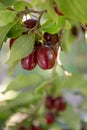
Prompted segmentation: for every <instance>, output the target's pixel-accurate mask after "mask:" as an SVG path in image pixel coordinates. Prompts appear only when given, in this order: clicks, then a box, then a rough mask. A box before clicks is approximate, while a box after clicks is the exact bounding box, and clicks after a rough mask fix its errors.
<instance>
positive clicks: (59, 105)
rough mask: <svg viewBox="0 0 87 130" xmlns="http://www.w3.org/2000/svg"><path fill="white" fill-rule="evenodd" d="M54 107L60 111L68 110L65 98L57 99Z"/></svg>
mask: <svg viewBox="0 0 87 130" xmlns="http://www.w3.org/2000/svg"><path fill="white" fill-rule="evenodd" d="M54 106H55V108H56V109H57V110H58V111H64V110H65V109H66V102H65V100H64V99H63V97H57V98H56V99H55V101H54Z"/></svg>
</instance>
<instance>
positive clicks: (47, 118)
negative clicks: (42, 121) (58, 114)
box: [46, 112, 54, 124]
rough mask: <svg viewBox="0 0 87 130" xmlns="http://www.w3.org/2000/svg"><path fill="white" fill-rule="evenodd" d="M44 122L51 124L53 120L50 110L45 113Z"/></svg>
mask: <svg viewBox="0 0 87 130" xmlns="http://www.w3.org/2000/svg"><path fill="white" fill-rule="evenodd" d="M46 122H47V124H52V123H53V122H54V114H53V113H52V112H49V113H47V115H46Z"/></svg>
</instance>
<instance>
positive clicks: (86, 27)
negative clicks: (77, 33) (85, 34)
mask: <svg viewBox="0 0 87 130" xmlns="http://www.w3.org/2000/svg"><path fill="white" fill-rule="evenodd" d="M80 25H81V27H82V28H83V29H84V30H85V31H87V26H86V25H84V24H82V23H80Z"/></svg>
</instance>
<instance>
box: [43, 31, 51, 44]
mask: <svg viewBox="0 0 87 130" xmlns="http://www.w3.org/2000/svg"><path fill="white" fill-rule="evenodd" d="M44 39H45V40H46V41H48V42H51V34H49V33H47V32H45V33H44Z"/></svg>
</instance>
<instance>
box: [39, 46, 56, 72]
mask: <svg viewBox="0 0 87 130" xmlns="http://www.w3.org/2000/svg"><path fill="white" fill-rule="evenodd" d="M37 63H38V65H39V66H40V67H41V68H42V69H44V70H46V69H51V68H52V67H53V66H54V64H55V53H54V51H53V50H52V49H51V48H50V47H49V46H41V47H39V48H38V50H37Z"/></svg>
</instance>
